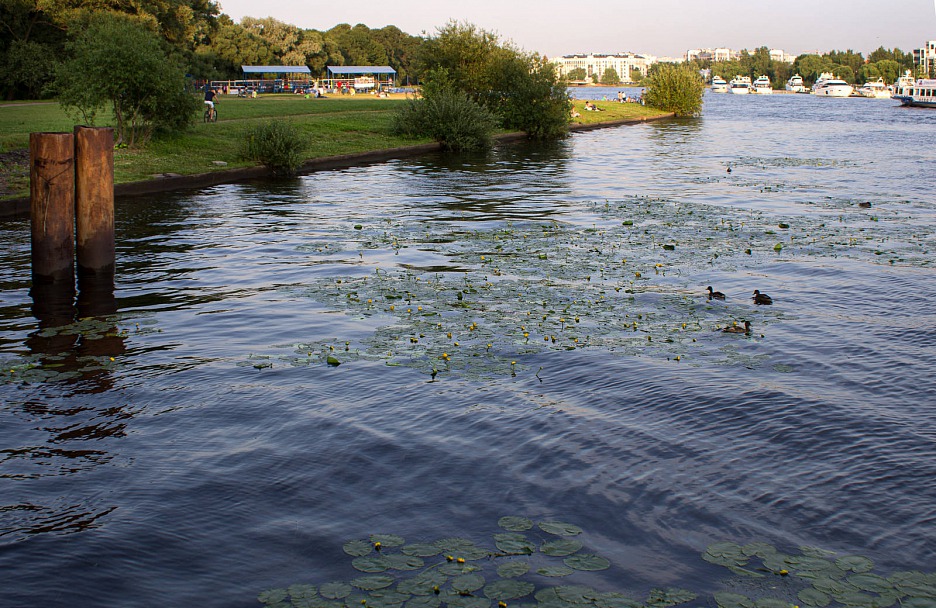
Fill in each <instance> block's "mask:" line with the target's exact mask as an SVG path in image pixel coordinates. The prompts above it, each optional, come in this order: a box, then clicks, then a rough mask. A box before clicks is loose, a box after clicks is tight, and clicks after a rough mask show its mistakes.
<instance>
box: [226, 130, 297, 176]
mask: <svg viewBox="0 0 936 608" xmlns="http://www.w3.org/2000/svg"><path fill="white" fill-rule="evenodd" d="M306 144H307V141H306V138H305V137H304V136H303V135H302V134H301V133H300V132H299V131H298V129H296V128H295V127H294V126H293V125H291V124H289V123H288V122H286V121H284V120H276V119H271V120H268V121H266V122H262V123H260V124H257V125H253V126H251V127H248V128H247V131H246V132H245V133H244V139H243V143H242V144H241V157H242V158H244V159H245V160H252V161H255V162H259V163H261V164H263V165H265V166H267V167H269V168H270V169H271V170H272V171H273V173H274V174H276V175H295V173H296V171H297V170H298V169H299V167H301V166H302V162H303V161H304V160H305V149H306Z"/></svg>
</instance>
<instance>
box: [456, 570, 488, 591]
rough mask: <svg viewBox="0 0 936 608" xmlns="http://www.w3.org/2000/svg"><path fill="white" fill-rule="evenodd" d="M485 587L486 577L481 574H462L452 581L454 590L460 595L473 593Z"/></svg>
mask: <svg viewBox="0 0 936 608" xmlns="http://www.w3.org/2000/svg"><path fill="white" fill-rule="evenodd" d="M483 586H484V577H483V576H481V575H480V574H461V575H459V576H456V577H455V578H453V579H452V589H454V590H455V591H458V592H459V593H471V592H472V591H477V590H478V589H480V588H481V587H483Z"/></svg>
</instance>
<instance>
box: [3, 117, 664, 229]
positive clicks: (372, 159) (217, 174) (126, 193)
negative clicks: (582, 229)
mask: <svg viewBox="0 0 936 608" xmlns="http://www.w3.org/2000/svg"><path fill="white" fill-rule="evenodd" d="M673 116H674V114H672V113H670V114H663V115H661V116H649V117H644V118H627V119H621V120H611V121H607V122H597V123H590V124H571V125H569V132H570V133H575V132H579V131H593V130H595V129H605V128H610V127H619V126H623V125H632V124H640V123H644V122H650V121H655V120H661V119H664V118H673ZM521 139H526V134H525V133H519V132H518V133H502V134H500V135H495V136H494V140H495V141H497V142H511V141H518V140H521ZM440 149H441V148H440V145H439V144H437V143H431V144H416V145H412V146H403V147H397V148H386V149H384V150H372V151H370V152H358V153H354V154H339V155H336V156H324V157H321V158H313V159H309V160H307V161H305V162H304V163H303V164H302V167H301V168H300V169H299V171H298V174H299V175H307V174H309V173H315V172H316V171H328V170H332V169H346V168H348V167H353V166H356V165H363V164H369V163H376V162H385V161H388V160H393V159H396V158H405V157H407V156H416V155H418V154H425V153H427V152H435V151H438V150H440ZM271 175H272V171H270V169H268V168H267V167H263V166H257V167H246V168H240V169H226V170H221V171H211V172H208V173H194V174H191V175H169V176H165V177H160V178H156V179H148V180H143V181H137V182H127V183H123V184H115V185H114V199H115V202H116V200H117V199H120V198H126V197H134V196H144V195H148V194H159V193H162V192H172V191H176V190H189V189H195V188H205V187H208V186H217V185H220V184H229V183H235V182H241V181H248V180H251V179H260V178H264V177H269V176H271ZM29 215H30V199H29V197H21V198H14V199H10V200H7V201H3V202H0V218H12V217H20V216H24V217H28V216H29Z"/></svg>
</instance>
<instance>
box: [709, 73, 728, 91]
mask: <svg viewBox="0 0 936 608" xmlns="http://www.w3.org/2000/svg"><path fill="white" fill-rule="evenodd" d="M712 92H713V93H727V92H728V83H727V82H725V79H724V78H722V77H721V76H715V77H714V78H712Z"/></svg>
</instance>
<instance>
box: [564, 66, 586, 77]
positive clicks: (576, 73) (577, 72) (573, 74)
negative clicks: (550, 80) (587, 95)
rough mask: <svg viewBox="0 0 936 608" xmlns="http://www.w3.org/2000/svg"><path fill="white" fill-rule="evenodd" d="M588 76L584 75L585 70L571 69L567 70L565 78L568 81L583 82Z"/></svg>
mask: <svg viewBox="0 0 936 608" xmlns="http://www.w3.org/2000/svg"><path fill="white" fill-rule="evenodd" d="M587 76H588V74H586V73H585V68H572V69H571V70H569V73H568V74H566V78H568V79H569V80H585V78H586V77H587Z"/></svg>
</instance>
